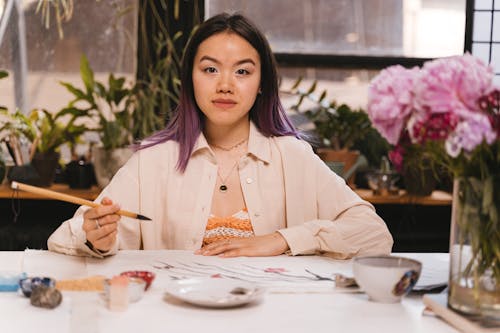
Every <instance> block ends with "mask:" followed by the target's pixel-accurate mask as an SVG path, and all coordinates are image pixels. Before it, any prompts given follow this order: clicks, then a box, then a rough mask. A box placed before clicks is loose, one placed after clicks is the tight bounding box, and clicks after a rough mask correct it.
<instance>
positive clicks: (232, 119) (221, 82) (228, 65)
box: [193, 32, 260, 127]
mask: <svg viewBox="0 0 500 333" xmlns="http://www.w3.org/2000/svg"><path fill="white" fill-rule="evenodd" d="M259 87H260V57H259V54H258V52H257V50H255V49H254V48H253V47H252V45H250V43H248V42H247V41H246V40H245V39H243V38H242V37H240V36H239V35H238V34H235V33H231V32H222V33H218V34H216V35H213V36H211V37H209V38H207V39H206V40H204V41H203V42H202V43H201V44H200V46H199V47H198V51H197V53H196V55H195V57H194V63H193V88H194V97H195V99H196V104H197V105H198V107H199V108H200V109H201V111H202V112H203V114H204V115H205V117H206V125H207V126H215V127H237V126H238V125H240V124H244V123H246V122H247V121H248V112H249V111H250V108H251V107H252V105H253V104H254V102H255V98H256V97H257V94H258V92H259Z"/></svg>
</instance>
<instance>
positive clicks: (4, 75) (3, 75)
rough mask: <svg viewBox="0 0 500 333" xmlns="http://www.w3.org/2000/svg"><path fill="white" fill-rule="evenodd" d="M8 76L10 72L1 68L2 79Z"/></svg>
mask: <svg viewBox="0 0 500 333" xmlns="http://www.w3.org/2000/svg"><path fill="white" fill-rule="evenodd" d="M7 76H9V73H7V72H6V71H3V70H0V79H3V78H4V77H7Z"/></svg>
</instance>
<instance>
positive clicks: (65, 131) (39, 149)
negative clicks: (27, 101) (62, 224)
mask: <svg viewBox="0 0 500 333" xmlns="http://www.w3.org/2000/svg"><path fill="white" fill-rule="evenodd" d="M84 115H85V113H84V112H82V111H80V110H78V109H75V108H63V109H61V110H60V111H58V112H55V113H51V112H49V111H47V110H37V109H35V110H33V111H31V113H30V115H29V118H30V120H31V122H32V124H33V125H34V128H35V130H36V136H35V138H34V140H33V148H32V154H31V155H32V156H30V157H31V164H32V165H33V167H34V168H35V170H36V171H37V172H38V175H39V177H40V179H39V185H40V186H44V187H47V186H50V185H51V184H52V182H53V181H54V177H55V172H56V168H57V165H58V163H59V156H60V155H59V151H58V149H59V147H60V146H61V145H62V144H69V145H74V144H75V143H76V141H77V140H78V138H79V137H80V135H82V134H83V133H84V132H85V131H86V130H87V128H86V126H84V125H81V124H76V121H77V120H78V119H79V118H80V117H82V116H84ZM65 117H66V118H68V119H67V120H66V121H64V122H63V121H61V119H62V118H65Z"/></svg>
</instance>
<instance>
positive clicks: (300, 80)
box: [291, 76, 302, 90]
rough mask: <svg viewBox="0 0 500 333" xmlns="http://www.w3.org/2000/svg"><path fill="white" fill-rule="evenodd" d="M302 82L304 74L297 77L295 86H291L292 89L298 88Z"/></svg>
mask: <svg viewBox="0 0 500 333" xmlns="http://www.w3.org/2000/svg"><path fill="white" fill-rule="evenodd" d="M301 82H302V76H300V77H299V78H298V79H297V81H295V83H294V84H293V86H292V88H291V89H292V90H295V89H297V88H298V87H299V85H300V83H301Z"/></svg>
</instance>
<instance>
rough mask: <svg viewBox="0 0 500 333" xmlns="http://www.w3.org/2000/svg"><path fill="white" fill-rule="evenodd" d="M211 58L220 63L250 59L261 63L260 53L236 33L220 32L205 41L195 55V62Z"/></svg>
mask: <svg viewBox="0 0 500 333" xmlns="http://www.w3.org/2000/svg"><path fill="white" fill-rule="evenodd" d="M203 56H209V57H211V58H215V59H217V60H219V61H230V60H236V61H238V60H241V59H243V58H250V59H252V60H254V62H256V63H257V62H258V61H260V57H259V53H258V52H257V50H256V49H255V48H254V47H253V46H252V45H251V44H250V43H249V42H247V40H246V39H244V38H243V37H241V36H240V35H238V34H236V33H234V32H220V33H218V34H215V35H212V36H210V37H208V38H207V39H205V40H204V41H203V42H202V43H201V44H200V46H199V47H198V50H197V52H196V55H195V60H196V59H199V58H201V57H203Z"/></svg>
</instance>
